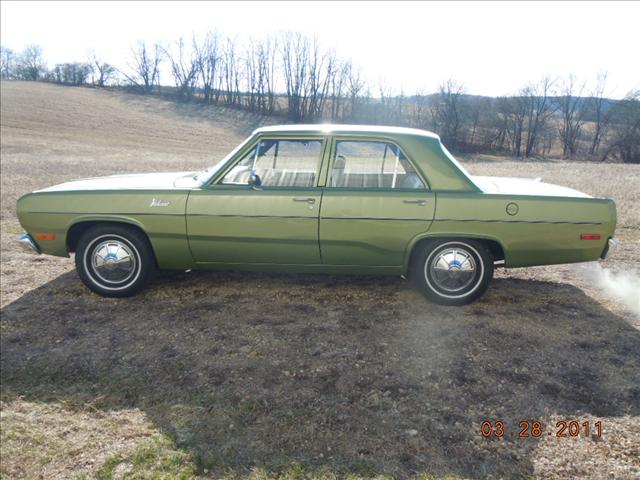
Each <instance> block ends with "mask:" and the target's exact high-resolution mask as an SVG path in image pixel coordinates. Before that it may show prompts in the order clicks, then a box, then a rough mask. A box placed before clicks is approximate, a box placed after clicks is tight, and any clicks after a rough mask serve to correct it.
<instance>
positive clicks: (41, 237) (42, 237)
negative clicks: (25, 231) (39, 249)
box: [34, 233, 56, 240]
mask: <svg viewBox="0 0 640 480" xmlns="http://www.w3.org/2000/svg"><path fill="white" fill-rule="evenodd" d="M34 237H36V239H37V240H55V238H56V234H55V233H36V234H35V235H34Z"/></svg>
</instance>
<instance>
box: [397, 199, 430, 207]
mask: <svg viewBox="0 0 640 480" xmlns="http://www.w3.org/2000/svg"><path fill="white" fill-rule="evenodd" d="M402 202H403V203H415V204H417V205H420V206H421V207H424V206H425V205H426V204H427V201H426V200H403V201H402Z"/></svg>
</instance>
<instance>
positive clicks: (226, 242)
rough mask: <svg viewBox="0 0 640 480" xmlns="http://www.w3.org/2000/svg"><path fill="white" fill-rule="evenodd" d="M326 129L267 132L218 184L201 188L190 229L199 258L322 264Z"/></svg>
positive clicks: (192, 204)
mask: <svg viewBox="0 0 640 480" xmlns="http://www.w3.org/2000/svg"><path fill="white" fill-rule="evenodd" d="M324 146H325V140H324V138H323V137H309V138H303V139H301V138H297V139H278V138H261V139H260V140H259V141H258V142H257V143H256V144H255V145H254V147H253V148H252V149H251V150H250V151H249V152H248V153H247V154H245V155H244V156H243V157H242V158H241V159H240V160H239V161H238V162H237V163H236V164H235V165H233V166H232V167H231V168H230V169H228V170H227V171H226V172H225V174H224V176H223V177H222V178H220V179H218V180H217V181H216V182H215V183H214V184H213V185H209V186H206V187H203V188H201V189H197V190H194V191H193V192H192V193H191V194H190V196H189V202H188V205H187V232H188V236H189V244H190V247H191V253H192V254H193V256H194V259H195V261H196V262H198V263H216V264H280V265H316V264H320V263H321V261H320V249H319V245H318V214H319V210H320V202H321V199H322V190H321V189H320V188H318V187H317V183H318V172H319V169H320V165H321V161H322V156H323V152H324Z"/></svg>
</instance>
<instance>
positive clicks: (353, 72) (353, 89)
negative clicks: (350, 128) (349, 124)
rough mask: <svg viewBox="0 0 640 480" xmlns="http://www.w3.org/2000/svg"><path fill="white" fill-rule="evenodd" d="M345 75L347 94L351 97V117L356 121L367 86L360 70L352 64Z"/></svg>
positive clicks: (349, 64) (348, 64)
mask: <svg viewBox="0 0 640 480" xmlns="http://www.w3.org/2000/svg"><path fill="white" fill-rule="evenodd" d="M345 75H346V78H347V80H346V81H347V94H348V95H349V116H350V118H351V120H352V121H354V120H355V119H356V118H357V115H358V108H359V107H360V103H361V99H362V94H363V92H364V89H365V87H366V85H365V82H364V80H363V79H362V76H361V73H360V69H359V68H357V67H355V66H354V65H353V64H352V63H351V62H348V63H347V65H346V73H345Z"/></svg>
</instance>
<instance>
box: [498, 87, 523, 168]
mask: <svg viewBox="0 0 640 480" xmlns="http://www.w3.org/2000/svg"><path fill="white" fill-rule="evenodd" d="M499 111H500V113H501V114H502V115H503V116H504V119H505V126H506V130H505V132H506V135H507V138H508V140H509V144H510V147H511V153H512V154H513V155H515V156H516V157H520V156H522V139H523V132H524V122H525V119H526V118H527V104H526V101H525V99H524V98H523V97H522V96H520V95H517V96H513V97H502V98H501V99H500V101H499Z"/></svg>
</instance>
